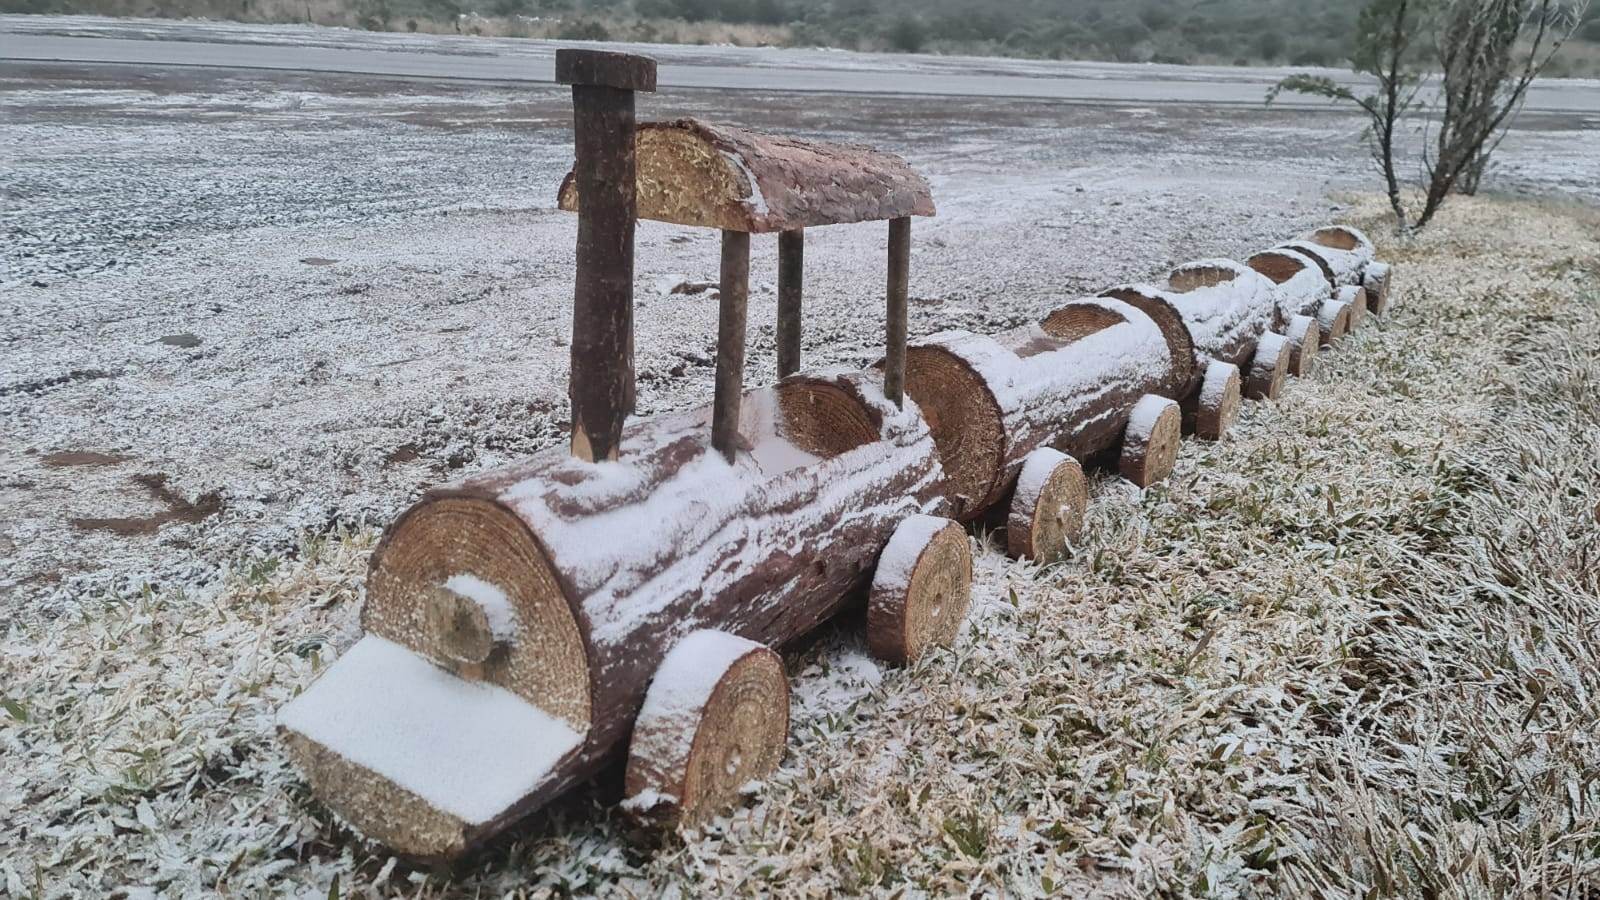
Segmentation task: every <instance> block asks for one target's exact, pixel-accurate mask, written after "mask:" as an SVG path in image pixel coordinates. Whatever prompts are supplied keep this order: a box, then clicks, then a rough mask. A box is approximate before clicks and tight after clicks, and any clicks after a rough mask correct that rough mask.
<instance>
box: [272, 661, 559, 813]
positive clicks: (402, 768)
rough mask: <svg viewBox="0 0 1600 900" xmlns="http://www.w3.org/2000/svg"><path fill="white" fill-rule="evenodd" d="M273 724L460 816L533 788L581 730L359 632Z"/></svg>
mask: <svg viewBox="0 0 1600 900" xmlns="http://www.w3.org/2000/svg"><path fill="white" fill-rule="evenodd" d="M278 721H279V724H280V725H281V726H282V727H283V728H286V729H288V730H290V731H294V732H297V733H299V734H302V735H304V736H305V737H307V738H309V739H311V740H312V741H315V742H316V743H318V744H321V745H322V746H324V747H326V748H328V749H330V750H332V751H333V752H335V753H337V754H339V755H340V756H343V757H344V758H345V759H348V760H350V761H351V762H353V763H356V764H357V765H360V766H362V767H364V768H366V769H369V770H371V771H373V772H375V773H377V774H379V775H382V776H383V777H385V778H387V779H389V780H390V781H392V782H394V783H395V785H397V786H398V787H401V788H404V789H405V790H407V791H410V792H411V793H413V794H415V795H417V796H418V797H421V798H422V799H423V800H425V801H427V802H428V803H430V804H432V805H433V806H434V807H437V808H438V809H440V810H443V811H444V812H447V813H450V814H451V815H454V816H456V817H457V818H459V819H461V820H462V821H463V822H466V823H468V824H473V825H476V824H482V823H484V822H487V821H489V820H490V819H493V818H494V817H495V816H497V815H499V814H501V813H503V812H505V810H506V809H507V808H509V807H510V806H511V805H512V804H513V803H515V802H517V801H518V800H520V799H522V798H523V797H525V796H527V795H528V794H530V793H532V792H533V790H534V789H535V788H537V787H538V786H539V785H540V784H541V783H543V782H544V780H545V779H546V777H548V776H549V775H550V773H551V772H552V771H553V770H554V769H555V766H556V764H557V763H558V762H559V761H560V760H561V759H562V757H564V756H566V755H567V754H568V753H571V752H572V751H574V750H576V749H577V748H578V745H579V742H580V741H581V739H582V738H581V736H580V735H579V734H578V733H577V732H575V731H573V730H572V729H571V728H570V727H568V726H567V724H566V723H565V722H562V721H561V720H559V719H556V718H554V717H553V716H549V715H546V714H545V713H544V712H542V711H540V710H539V709H538V708H537V707H534V706H533V705H531V704H529V703H528V702H527V701H525V700H523V699H521V698H520V697H517V696H516V695H515V694H512V693H511V692H510V691H507V690H505V689H504V688H501V687H496V686H494V685H490V684H484V683H479V682H473V681H465V680H463V679H460V678H457V677H456V676H454V675H452V674H450V673H448V672H446V671H444V670H443V669H440V668H438V667H437V666H434V665H433V664H432V663H430V662H428V661H427V660H425V659H423V658H422V657H420V656H418V655H416V654H415V653H412V652H411V651H409V650H407V649H405V648H404V647H401V646H400V645H398V644H395V643H392V642H390V641H387V640H385V639H383V638H380V637H377V636H375V635H367V636H366V637H364V638H362V639H361V640H360V641H358V642H356V645H355V646H353V647H351V648H350V649H349V650H347V651H345V653H344V655H343V656H341V657H339V659H338V660H337V661H335V662H334V664H333V665H332V666H330V667H329V668H328V670H327V672H325V673H323V675H322V677H320V678H318V679H317V681H316V683H315V684H313V685H312V686H311V687H310V688H308V689H307V690H306V692H305V693H303V694H301V695H300V696H298V697H296V698H295V699H294V700H292V701H290V702H289V703H288V704H287V705H285V706H284V707H283V710H282V711H281V712H280V713H279V719H278Z"/></svg>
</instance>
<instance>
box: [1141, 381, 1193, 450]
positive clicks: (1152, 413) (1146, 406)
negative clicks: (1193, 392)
mask: <svg viewBox="0 0 1600 900" xmlns="http://www.w3.org/2000/svg"><path fill="white" fill-rule="evenodd" d="M1208 374H1209V373H1208ZM1177 405H1178V404H1177V402H1176V401H1173V400H1169V399H1167V398H1166V397H1158V396H1156V395H1155V394H1146V395H1144V396H1143V397H1141V398H1139V402H1138V403H1135V404H1134V405H1133V412H1131V413H1129V414H1128V436H1129V437H1131V438H1136V439H1138V440H1141V441H1149V440H1150V435H1152V434H1155V432H1156V423H1157V422H1159V421H1161V414H1162V413H1164V412H1166V411H1167V407H1169V406H1177Z"/></svg>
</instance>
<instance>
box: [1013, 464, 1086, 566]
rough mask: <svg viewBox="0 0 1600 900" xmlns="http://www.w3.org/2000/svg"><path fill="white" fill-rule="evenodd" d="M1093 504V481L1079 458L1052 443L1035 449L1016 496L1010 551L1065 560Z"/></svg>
mask: <svg viewBox="0 0 1600 900" xmlns="http://www.w3.org/2000/svg"><path fill="white" fill-rule="evenodd" d="M1088 505H1089V489H1088V483H1087V482H1086V481H1085V479H1084V477H1083V467H1082V466H1081V465H1079V464H1078V461H1077V460H1075V459H1073V458H1072V457H1070V456H1068V455H1066V454H1065V453H1062V452H1060V451H1059V450H1052V449H1050V448H1048V447H1041V448H1040V449H1038V450H1035V451H1033V452H1032V453H1030V454H1028V457H1027V459H1026V460H1024V461H1023V463H1022V471H1021V472H1020V474H1018V476H1017V490H1016V492H1015V493H1014V494H1013V495H1012V498H1011V509H1010V511H1009V515H1008V517H1007V519H1006V550H1007V552H1009V553H1010V554H1011V555H1012V556H1014V557H1019V558H1026V559H1031V560H1033V561H1034V562H1037V563H1039V564H1041V565H1045V564H1049V563H1053V562H1056V561H1058V560H1060V559H1061V558H1062V557H1064V556H1066V554H1067V550H1068V549H1069V548H1070V546H1071V545H1072V543H1074V542H1075V541H1077V540H1078V538H1079V537H1080V536H1081V535H1082V533H1083V516H1084V512H1085V511H1086V510H1087V509H1088Z"/></svg>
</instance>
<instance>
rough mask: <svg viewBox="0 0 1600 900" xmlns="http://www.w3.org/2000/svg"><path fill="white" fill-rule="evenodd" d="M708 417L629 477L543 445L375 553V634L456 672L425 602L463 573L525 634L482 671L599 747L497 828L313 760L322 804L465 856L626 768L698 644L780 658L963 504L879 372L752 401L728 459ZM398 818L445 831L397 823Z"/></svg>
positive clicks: (402, 522) (651, 445)
mask: <svg viewBox="0 0 1600 900" xmlns="http://www.w3.org/2000/svg"><path fill="white" fill-rule="evenodd" d="M711 416H712V412H711V410H710V409H708V408H702V409H699V410H694V411H691V412H687V413H683V414H679V415H674V416H667V417H663V418H657V419H653V420H650V421H646V422H640V423H635V424H634V425H632V426H630V427H629V428H628V430H627V431H626V432H625V433H624V436H623V453H622V455H621V457H620V459H619V460H618V461H617V462H613V463H606V464H603V465H596V464H590V463H585V462H581V461H579V460H576V459H573V458H571V457H569V456H567V455H566V454H565V453H564V452H560V451H546V452H543V453H541V454H539V455H537V456H535V457H533V458H531V459H529V460H527V461H526V462H523V463H519V464H517V465H513V466H510V467H507V468H504V469H500V470H497V471H493V472H489V473H486V474H483V475H479V476H475V477H473V478H469V479H466V480H463V481H459V482H456V483H454V484H451V485H447V486H445V487H442V488H439V489H436V490H434V491H430V492H429V493H428V494H427V495H425V496H424V498H423V499H422V500H421V501H420V502H418V503H417V504H416V505H415V506H413V507H412V508H411V509H410V510H408V511H407V512H406V513H405V514H404V515H403V516H401V518H400V519H399V520H398V521H397V522H396V523H395V524H394V526H393V527H391V528H390V529H389V531H388V532H386V533H385V536H384V539H383V541H382V542H381V543H380V544H379V546H378V548H377V550H376V551H375V552H374V554H373V559H372V569H371V574H370V576H369V579H368V597H367V603H366V606H365V607H364V609H363V613H362V624H363V625H364V626H365V628H366V630H367V631H368V632H369V633H371V634H375V635H378V636H380V637H383V638H385V639H387V640H390V641H393V642H395V643H397V644H399V645H401V646H403V647H406V648H408V649H410V650H411V651H413V652H415V653H417V654H419V655H421V656H423V657H425V658H427V659H430V660H433V661H434V662H435V663H437V664H439V665H441V666H447V667H449V666H453V665H455V663H454V662H453V658H454V656H455V654H454V652H453V650H452V644H451V637H450V635H449V634H440V633H438V632H436V631H435V630H433V627H432V625H431V624H430V622H431V621H434V620H433V619H431V618H430V616H429V615H428V614H427V612H426V610H427V609H428V608H429V605H430V604H431V603H433V602H434V599H433V598H435V597H436V595H437V592H438V591H439V590H441V586H442V585H444V584H446V583H447V582H450V581H451V580H452V579H453V578H455V577H457V576H463V575H470V576H471V577H472V578H474V579H476V580H477V581H479V582H482V583H484V584H487V585H491V586H493V588H494V589H495V590H496V591H498V592H501V593H503V594H504V595H505V597H506V598H507V602H508V603H509V604H510V605H511V607H512V608H513V609H514V611H515V621H516V622H517V629H518V630H517V633H516V635H515V639H513V640H510V641H508V642H506V643H505V644H504V646H502V647H499V648H498V649H496V650H495V651H494V652H492V653H490V655H489V656H488V658H487V659H486V660H485V661H484V663H483V666H482V673H481V677H482V679H483V680H484V681H486V682H488V683H490V684H494V685H498V686H500V687H503V688H505V689H506V690H508V691H511V692H512V693H514V694H516V695H517V696H519V697H521V698H523V699H525V700H526V701H527V702H529V703H531V704H533V705H534V706H536V707H538V708H539V709H540V710H543V711H544V712H545V713H547V714H549V715H551V716H554V717H557V718H559V719H561V720H563V721H565V722H566V723H568V724H569V725H570V726H571V727H572V728H573V729H574V730H575V731H576V732H577V733H579V734H581V735H583V739H582V742H581V745H580V746H579V747H578V748H577V749H576V750H575V751H573V752H572V753H571V754H570V755H568V756H566V757H564V758H563V759H562V760H561V761H560V763H559V764H558V765H557V766H556V767H555V770H554V771H553V772H551V774H550V776H549V777H548V778H547V779H546V780H544V781H543V782H541V783H540V784H539V785H538V786H537V788H536V789H534V790H532V791H531V792H529V793H528V794H527V795H526V796H524V797H522V798H521V799H520V800H519V801H517V802H516V803H514V804H512V805H511V806H510V807H508V808H507V809H506V810H505V812H504V813H503V814H502V815H500V816H497V817H496V818H495V819H494V820H493V821H491V822H487V823H484V824H482V825H477V826H471V827H466V826H462V825H461V824H460V823H451V822H449V821H448V820H443V819H440V818H439V817H438V816H433V815H431V813H430V811H429V810H428V809H426V808H425V807H419V806H418V805H417V804H416V803H415V802H413V801H414V798H413V800H407V798H406V796H405V792H404V790H403V789H402V788H401V787H400V786H398V785H395V784H391V783H388V782H387V781H386V780H384V779H382V778H377V777H372V778H359V779H358V778H352V777H347V776H349V774H350V773H349V772H347V771H345V770H344V769H339V767H340V766H344V767H345V769H348V768H349V766H348V764H347V762H345V761H343V760H341V759H338V758H334V759H323V761H322V762H321V763H320V764H318V763H315V761H314V763H313V764H318V765H320V766H321V768H320V769H318V773H320V774H319V783H323V784H329V785H332V786H331V787H329V788H328V789H327V790H325V791H322V792H319V795H320V796H321V799H322V800H323V801H324V802H326V803H327V804H328V805H329V806H330V807H331V808H333V809H335V810H336V811H337V812H338V813H339V814H340V815H342V816H344V817H345V818H346V819H347V820H349V821H351V822H353V823H354V824H356V826H357V827H360V828H362V829H363V830H364V831H365V830H367V828H368V827H369V826H371V827H372V828H374V829H375V832H369V833H379V834H386V835H388V837H389V838H390V839H392V841H393V842H394V843H395V844H396V845H398V846H413V847H415V846H426V847H430V848H437V850H438V853H437V854H436V855H439V856H453V855H457V854H459V853H460V852H462V851H463V850H465V849H466V848H469V847H471V846H472V845H474V844H476V843H479V842H481V841H482V840H483V839H484V838H486V837H488V836H489V835H490V834H493V833H494V832H495V831H498V830H500V829H501V828H503V827H505V826H506V825H508V824H509V823H511V822H513V821H515V820H516V819H517V818H519V817H520V816H522V815H524V814H526V813H527V812H528V811H530V810H532V809H534V808H536V807H537V806H539V805H540V804H542V803H543V802H545V801H546V800H547V799H549V798H550V797H553V796H555V795H557V794H559V793H560V792H561V791H563V790H565V789H566V788H568V787H570V786H571V785H573V784H575V783H576V782H578V781H580V780H582V779H584V778H587V777H589V776H590V775H592V774H593V773H594V772H596V771H597V770H598V769H599V767H600V766H601V765H603V764H604V763H605V761H606V760H607V759H608V758H610V757H611V756H612V755H614V754H615V753H616V752H617V749H618V745H619V742H621V741H622V740H623V739H624V738H625V737H626V736H627V734H628V732H629V730H630V729H631V727H632V725H633V721H634V717H635V715H636V714H637V713H638V711H639V709H640V705H641V703H642V702H643V699H644V694H645V690H646V686H647V685H648V684H649V683H650V679H651V677H652V675H653V674H654V673H655V671H656V667H657V666H658V665H659V664H660V662H661V660H662V659H663V657H664V656H665V655H666V653H667V651H668V650H669V649H670V648H672V647H673V646H675V645H677V643H678V642H679V641H680V640H681V639H682V638H683V637H684V636H685V635H687V634H689V633H691V632H694V631H697V630H701V629H715V630H720V631H727V632H729V633H732V634H735V635H737V636H739V637H742V638H745V639H748V640H753V641H756V642H758V643H761V644H764V645H768V646H773V647H777V646H781V645H783V644H784V643H786V642H788V641H790V640H793V639H794V638H797V637H799V636H801V635H804V634H807V633H809V632H811V631H812V630H814V629H815V628H816V627H817V626H818V625H819V624H820V623H821V622H823V621H824V620H826V619H827V618H829V617H830V616H832V615H833V614H834V613H836V612H837V611H838V610H839V609H840V608H841V607H842V606H843V605H844V604H845V603H846V602H847V601H848V600H849V599H850V598H851V597H853V596H859V592H861V591H862V590H864V589H865V588H866V586H867V585H868V583H869V581H870V577H871V573H872V571H873V567H874V565H875V563H876V562H877V557H878V551H879V549H880V548H882V547H883V546H884V545H885V544H886V543H888V541H889V539H890V536H891V535H892V534H893V533H894V532H895V530H896V528H897V526H898V525H899V524H900V523H901V522H902V521H903V520H905V519H906V518H908V517H910V516H914V515H919V514H923V513H941V512H942V511H944V510H945V509H946V506H947V505H946V502H945V500H944V495H943V472H942V470H941V468H940V466H939V461H938V456H937V454H936V452H935V449H934V443H933V438H932V436H931V434H930V433H929V432H928V429H927V427H926V425H925V424H924V423H923V419H922V417H921V415H920V414H919V413H918V411H917V409H916V407H915V405H914V404H912V403H907V404H906V408H905V409H904V410H901V409H898V408H896V407H895V405H894V404H892V403H890V402H888V400H887V398H885V397H884V396H883V393H882V387H881V382H879V381H878V380H877V378H876V376H874V375H872V374H870V373H851V372H837V373H822V374H813V375H802V376H795V377H792V378H789V379H786V380H784V381H783V382H781V383H780V384H778V385H777V386H775V387H774V388H770V389H765V390H761V391H753V392H751V393H749V394H747V395H746V396H745V398H744V403H743V404H742V421H741V428H740V430H739V432H738V436H739V441H738V442H737V452H736V453H735V456H734V459H733V461H732V462H731V463H730V462H728V461H726V460H725V459H724V458H723V456H722V455H721V454H720V453H718V452H716V451H715V450H714V449H713V448H712V446H711V442H710V428H709V424H710V419H711ZM963 540H965V538H964V536H963ZM327 755H328V754H324V756H327ZM306 756H307V757H308V758H309V757H312V756H315V754H306ZM335 770H338V771H339V773H340V776H339V777H322V776H328V775H329V773H333V772H335ZM345 786H348V788H346V787H345ZM396 805H406V806H407V808H408V809H411V810H413V812H414V813H415V814H414V815H411V816H409V817H408V821H410V822H413V823H415V826H414V827H415V828H417V829H423V828H428V829H432V831H430V832H428V833H421V832H415V833H411V832H402V833H398V834H397V833H395V832H394V831H393V830H392V829H389V830H384V829H386V828H388V826H386V825H385V823H386V822H388V821H389V819H390V818H391V816H390V815H389V813H388V812H387V810H389V809H392V808H394V806H396ZM441 822H443V824H441ZM405 827H411V826H405ZM419 842H420V843H419ZM430 855H432V854H430Z"/></svg>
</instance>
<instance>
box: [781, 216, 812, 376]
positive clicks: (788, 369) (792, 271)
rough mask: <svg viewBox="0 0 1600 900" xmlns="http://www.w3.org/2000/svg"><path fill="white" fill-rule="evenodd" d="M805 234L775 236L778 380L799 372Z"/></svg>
mask: <svg viewBox="0 0 1600 900" xmlns="http://www.w3.org/2000/svg"><path fill="white" fill-rule="evenodd" d="M805 268H806V232H805V229H803V228H796V229H794V230H792V231H785V232H781V233H780V234H779V235H778V377H779V378H783V377H784V376H786V375H793V374H794V373H796V372H798V371H800V307H801V296H802V295H803V294H804V293H805V279H806V273H805Z"/></svg>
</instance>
